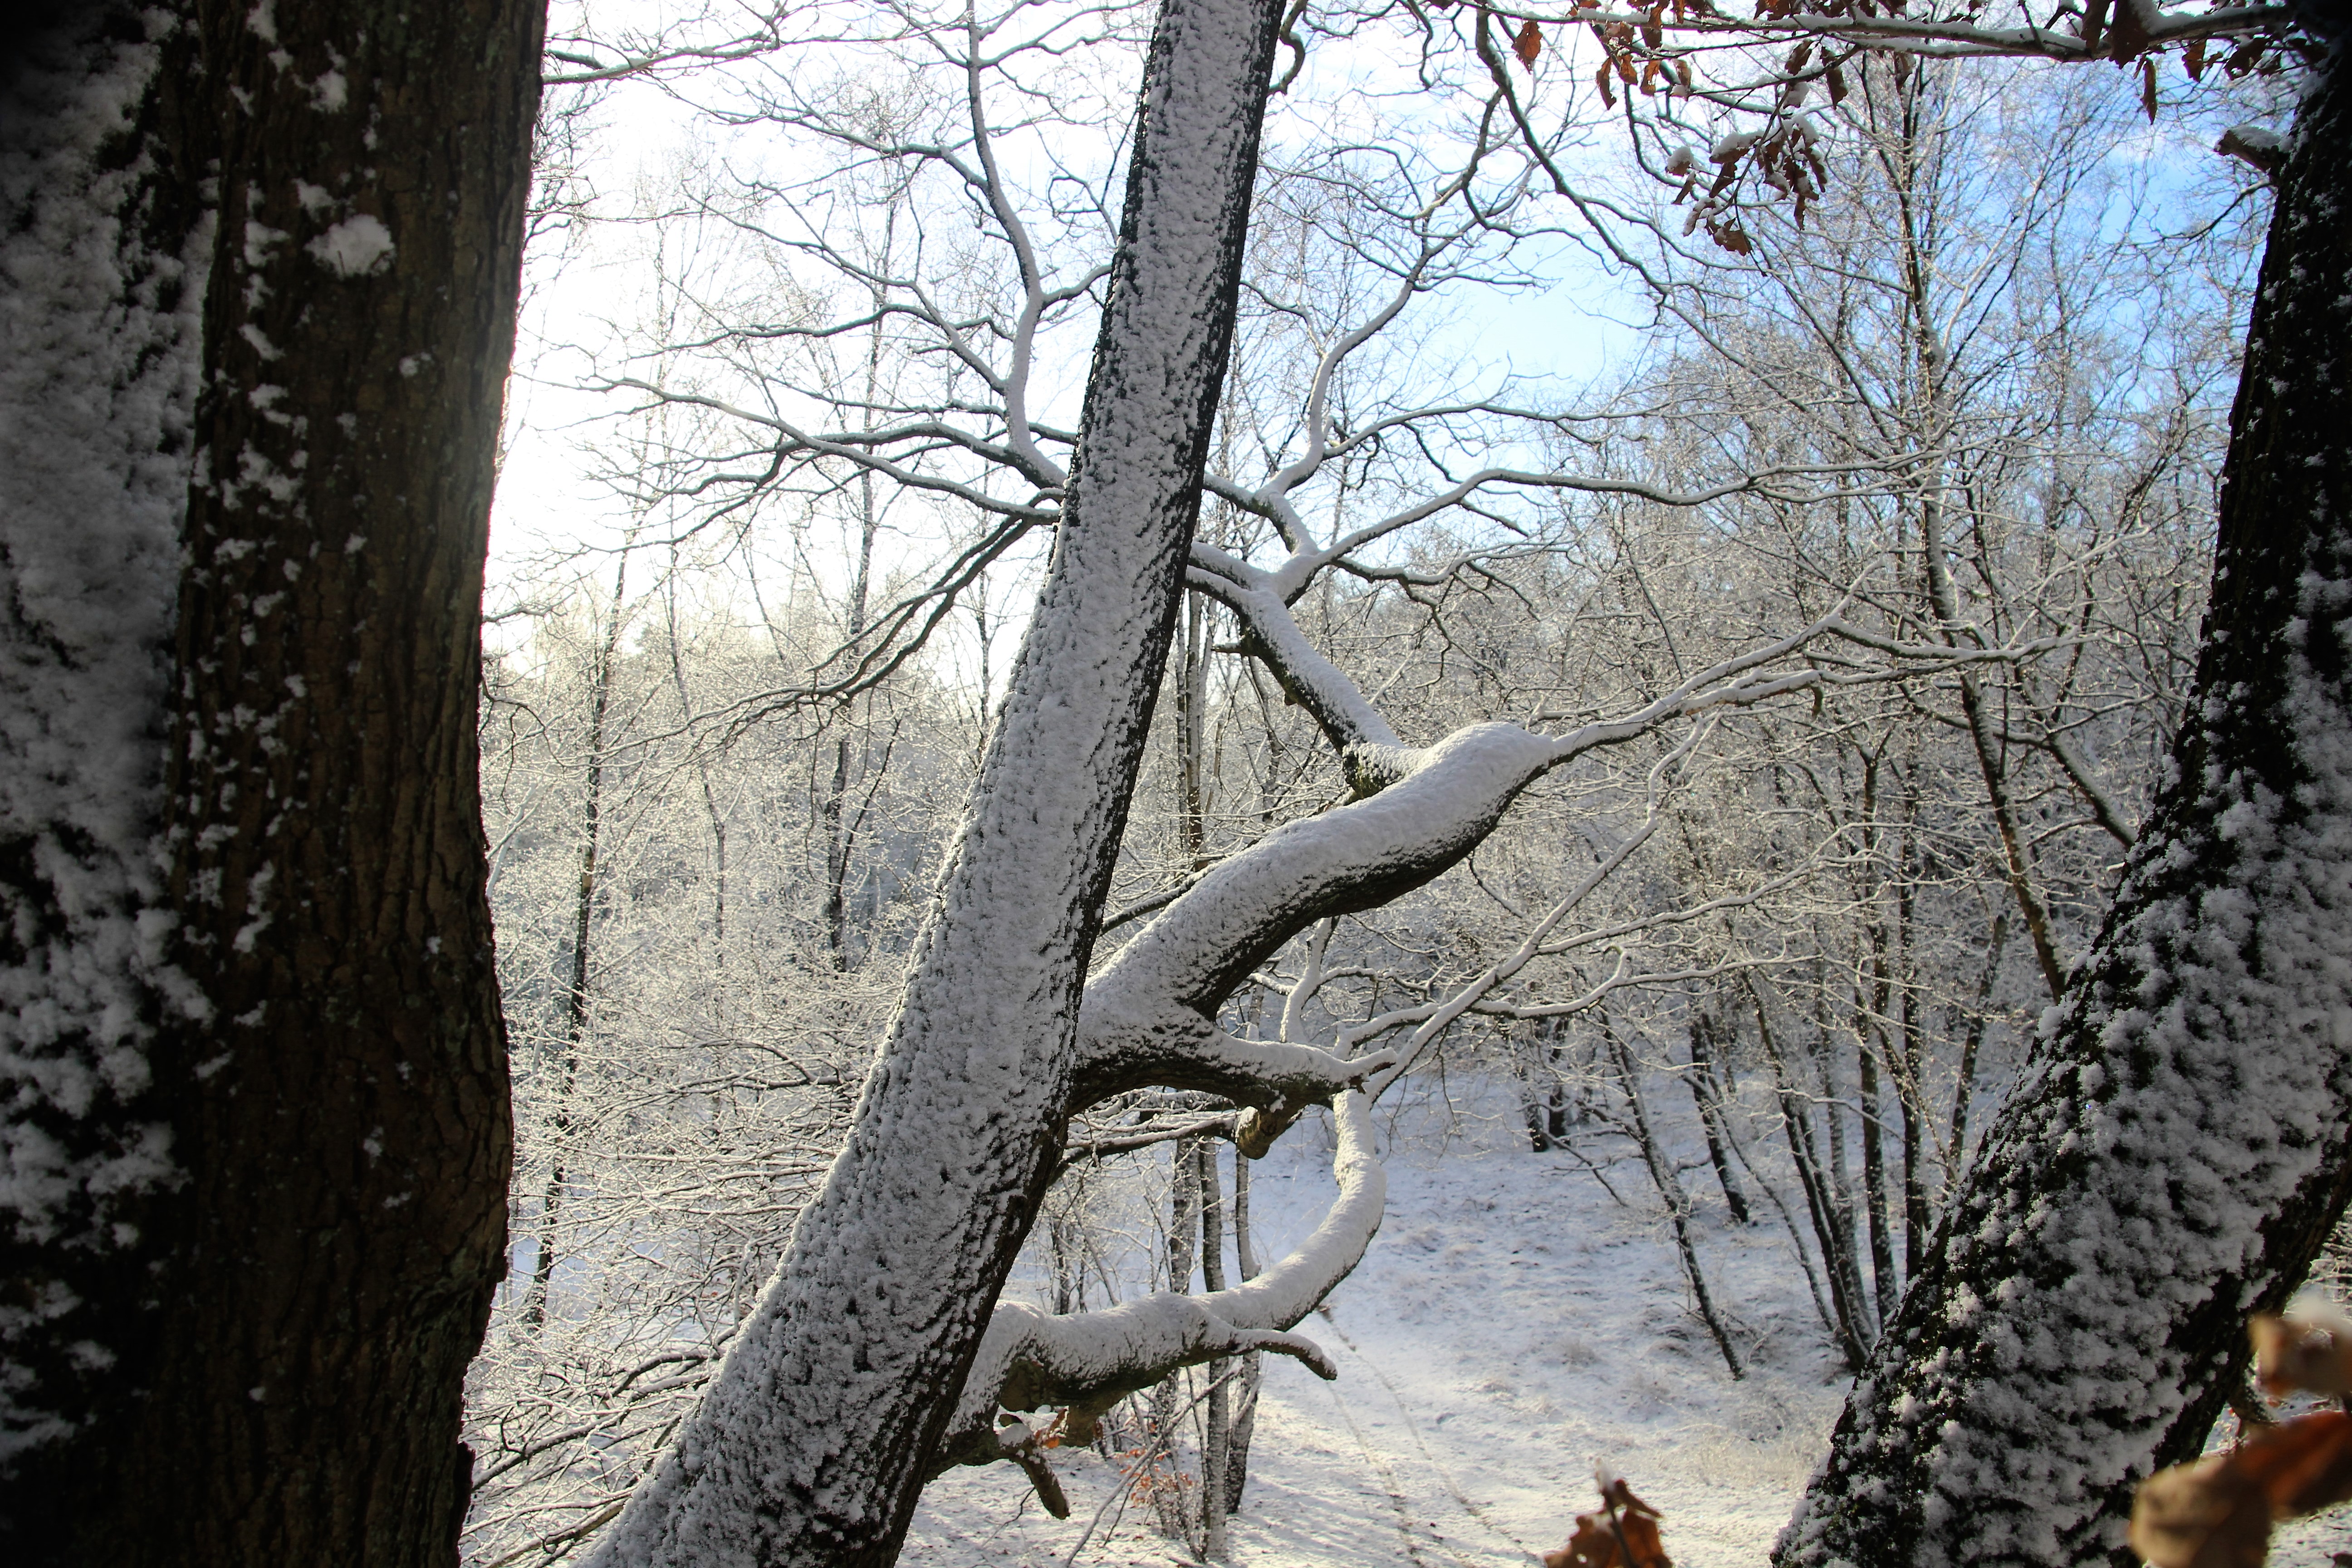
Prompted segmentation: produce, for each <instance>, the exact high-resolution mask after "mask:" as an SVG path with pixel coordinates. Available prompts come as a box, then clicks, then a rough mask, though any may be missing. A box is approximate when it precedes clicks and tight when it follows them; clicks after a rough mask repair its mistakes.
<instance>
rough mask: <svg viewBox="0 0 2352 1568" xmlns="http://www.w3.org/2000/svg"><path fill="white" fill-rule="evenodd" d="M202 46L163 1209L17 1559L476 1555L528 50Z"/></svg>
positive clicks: (466, 43)
mask: <svg viewBox="0 0 2352 1568" xmlns="http://www.w3.org/2000/svg"><path fill="white" fill-rule="evenodd" d="M541 26H542V19H541V15H540V12H539V8H538V7H536V6H535V5H531V4H529V3H528V0H451V3H449V4H446V5H431V6H412V5H404V4H396V3H394V0H353V3H350V4H338V5H274V4H271V3H270V0H263V3H262V4H260V5H251V4H247V3H246V0H204V3H202V4H200V5H196V6H195V7H194V34H193V37H194V48H193V51H192V53H191V56H190V58H188V59H187V60H186V61H185V71H186V74H185V77H184V79H174V82H173V87H174V88H175V89H177V90H180V91H182V92H184V93H185V95H186V100H187V102H186V113H185V117H184V120H183V121H181V122H180V123H179V124H178V125H177V126H165V127H163V129H162V130H161V131H160V132H158V143H157V144H158V146H159V147H161V148H163V150H164V151H166V152H169V151H172V150H173V149H177V150H178V151H179V152H182V153H184V152H185V150H186V146H187V144H188V142H190V141H191V140H193V139H194V138H198V137H202V138H205V159H204V160H201V161H200V160H190V162H192V163H202V162H209V161H210V160H211V159H215V158H216V159H217V169H218V172H219V174H218V183H217V187H216V195H217V201H218V215H217V218H218V221H217V226H216V228H215V231H214V232H215V244H214V251H213V255H212V258H211V263H210V275H209V282H208V286H207V291H206V294H205V300H204V308H203V337H202V367H203V378H202V393H201V395H200V397H199V399H198V401H197V404H196V406H195V412H194V432H193V438H194V439H193V444H194V464H193V473H192V474H188V470H187V469H186V468H183V470H182V471H183V473H184V474H187V475H188V489H187V491H186V494H187V498H188V499H187V504H186V510H185V514H184V531H183V536H182V540H181V544H182V556H181V561H180V570H179V574H178V581H177V605H176V641H175V644H174V646H173V661H172V673H171V676H170V679H169V681H168V684H167V685H165V686H164V687H163V703H162V718H163V725H167V726H168V734H167V737H165V740H164V744H163V745H162V746H159V748H158V749H157V751H156V752H154V754H153V755H154V760H155V762H156V763H160V764H161V767H160V768H159V769H158V771H159V772H160V773H162V775H163V795H162V805H163V812H162V816H163V834H162V838H161V844H162V849H161V853H160V856H159V858H158V863H159V865H160V868H161V869H162V871H163V876H162V879H161V883H162V886H161V893H160V902H161V904H162V907H163V910H166V911H168V919H167V920H165V921H161V922H158V924H159V926H160V929H159V930H158V931H156V934H157V935H158V936H160V937H161V939H162V942H163V956H164V957H165V958H166V959H168V960H169V961H170V963H172V964H173V965H174V966H175V967H174V968H173V969H172V970H171V971H168V972H164V973H163V975H162V982H163V983H162V984H160V985H159V988H158V991H157V994H156V997H155V999H154V1000H153V1001H152V1003H151V1006H152V1050H151V1051H150V1052H149V1058H150V1063H151V1070H152V1082H153V1084H154V1086H155V1089H156V1091H157V1100H158V1102H159V1103H160V1105H161V1107H162V1109H163V1113H164V1116H165V1120H166V1121H167V1123H168V1129H169V1133H170V1138H171V1154H172V1157H173V1163H174V1164H175V1165H176V1167H177V1169H176V1178H175V1179H176V1186H175V1189H174V1190H173V1192H172V1193H171V1194H169V1195H168V1196H167V1197H165V1198H163V1199H162V1200H159V1201H158V1202H157V1204H156V1205H154V1206H153V1208H152V1212H151V1214H150V1215H149V1216H148V1218H149V1230H148V1233H147V1238H146V1242H145V1244H144V1246H143V1248H142V1250H143V1254H144V1257H143V1263H144V1265H145V1271H144V1289H143V1290H142V1298H143V1299H142V1302H141V1303H140V1305H142V1306H144V1307H147V1308H149V1309H151V1311H150V1313H149V1318H150V1321H149V1324H148V1329H149V1334H148V1337H147V1340H146V1342H145V1343H144V1344H143V1345H142V1346H141V1347H138V1349H137V1351H136V1352H134V1353H132V1354H130V1355H129V1356H127V1357H126V1358H125V1359H124V1360H123V1361H121V1363H118V1366H117V1369H116V1383H117V1385H118V1386H117V1388H116V1390H115V1396H114V1398H113V1400H112V1402H111V1403H107V1404H102V1405H93V1406H91V1407H89V1409H88V1410H86V1411H85V1412H84V1419H82V1421H81V1423H80V1426H79V1430H78V1431H77V1432H76V1433H75V1434H73V1436H72V1438H71V1440H70V1441H69V1442H68V1444H66V1445H65V1446H64V1447H63V1448H62V1449H61V1450H60V1451H61V1452H63V1453H64V1454H66V1455H67V1456H68V1458H69V1459H70V1461H71V1463H72V1465H73V1467H74V1468H75V1476H74V1480H75V1485H74V1490H73V1493H72V1496H73V1497H74V1499H75V1500H76V1501H75V1504H74V1506H71V1507H60V1506H58V1504H57V1502H56V1500H54V1499H52V1500H50V1502H49V1505H48V1506H47V1508H46V1509H45V1510H43V1513H42V1516H41V1519H40V1522H39V1525H38V1529H39V1531H40V1538H39V1539H37V1541H35V1542H33V1545H34V1548H35V1549H34V1551H33V1552H32V1553H31V1560H33V1561H56V1562H60V1563H95V1562H106V1563H116V1564H126V1565H136V1564H147V1563H158V1564H160V1563H173V1564H211V1563H219V1564H231V1563H236V1564H249V1563H367V1564H395V1563H397V1564H408V1563H417V1564H425V1563H455V1562H456V1561H457V1529H458V1526H459V1523H460V1521H461V1520H462V1517H463V1514H464V1511H465V1497H466V1489H467V1473H468V1469H469V1462H468V1457H467V1455H466V1453H465V1451H464V1450H463V1448H462V1447H459V1445H458V1443H457V1432H458V1421H459V1402H460V1397H461V1393H462V1387H463V1379H464V1373H465V1368H466V1364H467V1361H468V1360H469V1358H470V1357H471V1355H472V1353H473V1352H474V1350H475V1348H476V1346H477V1345H478V1342H479V1338H480V1333H481V1329H482V1325H483V1322H484V1321H485V1319H486V1316H487V1312H488V1305H489V1298H490V1293H491V1290H492V1289H493V1288H494V1287H495V1285H496V1283H497V1281H498V1279H499V1276H500V1274H501V1272H502V1252H503V1239H504V1231H505V1193H506V1183H507V1177H508V1169H509V1159H510V1155H509V1128H508V1110H507V1099H506V1062H505V1039H504V1033H503V1030H502V1027H501V1025H500V1022H499V1002H498V988H497V984H496V980H495V976H494V973H493V970H492V954H491V942H490V928H489V913H488V902H487V900H486V897H485V892H484V860H483V846H482V842H481V836H480V827H479V817H478V795H477V779H476V758H475V743H476V742H475V736H476V728H475V726H476V700H477V689H478V677H479V644H478V616H479V605H480V593H481V574H482V563H483V556H484V548H485V542H486V538H487V520H488V506H489V499H490V489H491V479H492V457H493V453H494V450H495V441H496V436H497V429H498V420H499V404H500V399H501V396H502V392H503V383H504V378H505V373H506V367H507V363H508V358H509V351H510V349H511V346H512V334H513V314H514V307H515V300H516V294H517V289H518V281H519V268H520V246H521V233H522V218H523V212H524V205H525V198H526V195H527V192H528V185H529V176H530V168H529V155H530V132H531V124H532V120H533V116H534V113H535V110H536V105H537V98H538V64H539V46H540V37H541ZM175 138H176V140H175ZM168 588H169V584H168V581H167V583H166V590H167V591H168ZM158 619H159V621H160V622H161V623H162V624H165V625H169V624H171V616H170V613H169V606H168V601H167V606H166V612H165V614H163V616H159V617H158ZM163 725H159V726H158V727H159V728H161V727H163ZM175 976H176V979H175V978H174V977H175ZM19 1560H20V1561H22V1560H24V1559H19Z"/></svg>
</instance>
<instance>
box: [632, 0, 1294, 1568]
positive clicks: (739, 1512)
mask: <svg viewBox="0 0 2352 1568" xmlns="http://www.w3.org/2000/svg"><path fill="white" fill-rule="evenodd" d="M1284 8H1285V7H1284V5H1283V3H1282V0H1167V3H1166V4H1165V5H1163V6H1162V7H1161V10H1160V18H1159V22H1158V26H1157V29H1156V31H1155V34H1154V37H1153V40H1152V44H1151V48H1150V54H1149V56H1148V58H1147V62H1146V67H1145V78H1144V89H1143V103H1142V113H1141V117H1140V121H1139V128H1138V132H1137V138H1136V143H1135V151H1134V153H1133V158H1132V163H1131V168H1130V171H1129V178H1128V190H1127V201H1126V209H1125V216H1124V219H1123V221H1122V225H1121V229H1120V235H1119V241H1118V250H1117V253H1116V257H1115V259H1114V263H1113V267H1112V272H1111V277H1110V280H1109V286H1108V303H1107V305H1106V308H1105V310H1104V316H1103V325H1102V331H1101V335H1100V337H1099V339H1098V340H1097V346H1096V350H1095V360H1094V368H1093V373H1092V375H1091V377H1090V379H1089V381H1088V384H1087V400H1086V408H1085V411H1084V414H1083V416H1082V421H1081V431H1082V434H1081V437H1080V444H1079V450H1078V453H1077V455H1076V461H1075V464H1074V467H1073V471H1072V474H1071V480H1070V485H1069V487H1068V492H1067V496H1066V500H1065V502H1064V511H1063V517H1062V521H1061V526H1060V537H1059V539H1058V540H1057V542H1056V544H1055V552H1054V559H1053V563H1052V565H1051V567H1050V568H1049V570H1048V574H1047V580H1046V584H1045V592H1044V595H1043V596H1042V598H1041V599H1040V601H1039V604H1038V606H1037V611H1036V615H1035V618H1034V620H1033V621H1032V622H1031V624H1030V629H1029V633H1028V635H1027V637H1026V638H1025V639H1024V643H1023V645H1022V650H1021V655H1020V658H1019V659H1018V661H1017V662H1016V664H1015V666H1014V668H1013V674H1012V679H1011V681H1010V683H1009V686H1008V689H1007V692H1006V695H1005V699H1004V703H1003V708H1002V710H1000V712H999V714H998V717H997V721H996V724H995V727H994V729H993V731H992V732H991V734H990V737H989V742H988V750H987V752H986V755H985V756H984V757H983V759H982V764H981V773H980V777H979V779H978V780H977V781H976V783H975V784H974V785H973V789H972V795H971V801H970V803H969V805H967V807H966V812H965V816H964V823H963V827H962V831H961V835H960V837H959V838H958V841H957V844H956V847H955V848H954V851H953V853H952V855H951V857H950V861H949V864H948V865H947V866H946V868H944V869H943V870H942V872H941V875H940V892H939V895H938V898H939V902H938V906H937V909H936V911H935V912H934V914H933V916H932V918H931V921H930V923H929V927H928V928H927V929H926V931H925V932H924V934H923V937H922V940H921V942H919V945H918V947H917V950H916V952H915V953H914V955H913V959H912V962H911V964H910V966H909V976H908V986H907V990H906V993H905V995H904V998H903V1001H902V1003H901V1009H900V1013H899V1016H898V1020H897V1022H896V1024H895V1025H894V1026H893V1028H892V1030H891V1035H890V1038H889V1040H888V1042H887V1045H886V1047H884V1050H883V1054H882V1057H881V1059H880V1061H879V1062H878V1063H877V1066H876V1068H875V1070H874V1073H873V1076H872V1077H871V1078H870V1079H868V1080H867V1082H866V1089H865V1093H864V1095H863V1097H862V1099H861V1100H860V1102H859V1105H858V1109H857V1115H856V1121H855V1123H854V1125H853V1126H852V1129H851V1131H850V1135H849V1142H848V1144H847V1146H846V1147H845V1149H844V1150H843V1152H842V1153H841V1156H840V1157H839V1159H838V1160H837V1161H836V1162H835V1164H834V1167H833V1171H832V1173H831V1175H830V1176H829V1177H828V1178H827V1180H826V1182H825V1185H824V1190H823V1191H822V1192H821V1193H820V1194H818V1195H817V1197H816V1199H815V1200H814V1202H813V1203H811V1204H810V1205H808V1207H807V1208H805V1209H804V1210H803V1211H802V1214H801V1216H800V1219H799V1222H798V1224H797V1225H796V1226H795V1227H794V1230H793V1239H792V1244H791V1247H790V1248H789V1249H788V1250H787V1252H786V1255H785V1258H784V1261H783V1263H782V1267H781V1268H780V1270H779V1272H778V1274H777V1277H776V1279H775V1281H774V1283H773V1284H772V1285H771V1286H770V1288H769V1289H768V1292H767V1294H766V1296H765V1298H764V1299H763V1300H761V1303H760V1306H759V1307H758V1309H757V1310H755V1311H754V1312H753V1314H752V1316H751V1318H750V1319H749V1320H747V1321H746V1322H745V1323H744V1325H743V1328H742V1331H741V1332H740V1334H739V1335H738V1336H737V1338H736V1341H735V1343H734V1345H733V1347H732V1349H731V1350H730V1352H729V1355H728V1359H727V1362H726V1363H725V1365H724V1366H723V1367H722V1368H721V1369H720V1371H719V1375H718V1377H717V1378H716V1379H715V1380H714V1382H713V1384H712V1386H711V1389H710V1391H709V1394H706V1395H705V1397H704V1399H703V1403H702V1405H701V1406H700V1408H699V1409H698V1411H697V1412H696V1414H695V1415H694V1416H693V1417H692V1418H691V1420H690V1421H689V1422H688V1426H687V1427H686V1429H685V1431H684V1432H683V1433H681V1435H680V1437H679V1440H678V1444H677V1447H676V1448H675V1449H674V1450H673V1451H672V1452H671V1453H670V1455H669V1456H668V1457H667V1458H666V1459H665V1460H664V1461H663V1464H662V1466H661V1468H660V1469H659V1471H658V1472H657V1473H656V1475H655V1476H654V1477H653V1479H651V1480H650V1481H649V1482H648V1483H647V1484H646V1485H645V1486H643V1487H641V1488H640V1489H638V1491H637V1493H636V1495H635V1497H634V1498H633V1499H632V1500H631V1501H630V1504H629V1507H628V1509H627V1510H626V1511H625V1513H624V1514H623V1515H622V1517H621V1518H620V1520H619V1521H616V1522H615V1523H614V1526H613V1527H612V1529H611V1531H609V1532H608V1533H607V1535H606V1537H605V1539H604V1542H602V1543H601V1545H600V1547H599V1549H598V1551H597V1552H596V1554H595V1556H594V1558H593V1561H594V1562H596V1563H604V1564H613V1565H616V1568H617V1565H622V1564H625V1565H627V1568H644V1565H652V1564H677V1565H685V1564H700V1563H710V1562H719V1561H724V1562H728V1563H761V1564H782V1563H807V1564H816V1563H823V1564H826V1565H828V1568H839V1565H848V1564H878V1563H888V1562H890V1561H891V1560H892V1559H893V1558H894V1557H895V1556H896V1555H897V1552H898V1543H899V1542H900V1540H901V1539H902V1538H903V1536H904V1534H905V1532H906V1529H907V1524H908V1520H909V1519H910V1517H911V1516H912V1514H913V1512H914V1508H915V1500H916V1498H917V1496H918V1495H919V1492H920V1490H921V1488H922V1484H923V1481H924V1479H925V1478H926V1476H927V1475H928V1474H929V1473H930V1468H931V1467H930V1459H931V1455H932V1450H933V1449H934V1447H936V1446H937V1445H938V1443H939V1440H940V1436H941V1434H942V1432H943V1431H944V1430H945V1428H946V1426H947V1423H948V1421H949V1418H950V1415H952V1414H953V1411H954V1407H955V1403H956V1397H957V1394H958V1393H959V1391H960V1390H961V1388H962V1385H963V1382H964V1377H965V1373H966V1371H967V1370H968V1369H969V1368H970V1366H971V1363H972V1358H973V1356H974V1354H975V1353H976V1352H978V1350H979V1348H980V1344H981V1339H982V1333H983V1332H984V1331H985V1330H986V1329H987V1327H988V1324H989V1321H990V1313H991V1310H992V1308H993V1307H994V1306H995V1302H996V1295H997V1291H998V1289H999V1288H1000V1287H1001V1286H1002V1284H1003V1280H1004V1277H1005V1275H1006V1273H1007V1271H1008V1270H1009V1269H1010V1268H1011V1267H1012V1264H1013V1258H1014V1257H1015V1255H1016V1254H1017V1253H1018V1251H1019V1249H1020V1247H1021V1243H1022V1241H1023V1239H1024V1237H1026V1235H1027V1234H1028V1230H1029V1226H1030V1222H1031V1221H1032V1219H1033V1218H1034V1215H1035V1214H1036V1209H1037V1205H1038V1202H1039V1200H1040V1198H1041V1197H1042V1195H1043V1194H1044V1192H1045V1187H1046V1185H1047V1184H1048V1183H1049V1182H1050V1180H1051V1178H1052V1175H1053V1173H1054V1170H1055V1166H1056V1164H1057V1163H1058V1160H1059V1155H1060V1149H1061V1132H1062V1124H1063V1121H1064V1120H1065V1118H1066V1114H1067V1112H1068V1110H1069V1108H1070V1100H1071V1094H1072V1088H1073V1079H1074V1077H1075V1075H1076V1067H1077V1063H1076V1048H1075V1047H1076V1026H1077V1006H1078V1001H1079V994H1080V986H1081V983H1082V981H1083V979H1084V977H1085V974H1086V970H1087V960H1088V957H1089V955H1090V953H1091V952H1092V949H1093V945H1094V937H1095V932H1096V927H1097V921H1099V919H1100V911H1101V907H1102V900H1103V897H1104V894H1105V892H1106V890H1107V889H1108V884H1109V878H1110V871H1111V867H1112V863H1113V859H1114V858H1115V856H1116V854H1117V851H1118V840H1119V835H1120V832H1121V830H1122V828H1123V826H1124V825H1125V822H1126V817H1127V805H1128V798H1129V794H1130V792H1131V791H1132V789H1133V786H1134V782H1135V774H1136V768H1137V764H1138V763H1139V759H1140V756H1141V754H1142V749H1143V742H1144V739H1145V735H1146V732H1147V731H1148V729H1149V727H1150V716H1151V708H1152V701H1153V697H1154V694H1155V693H1156V692H1157V690H1158V689H1159V685H1160V673H1161V669H1162V667H1163V665H1164V663H1165V661H1166V658H1167V653H1168V647H1169V641H1170V637H1171V630H1172V627H1173V626H1174V623H1175V614H1176V604H1177V598H1178V595H1179V594H1180V593H1181V589H1182V584H1183V569H1184V563H1185V558H1186V553H1187V550H1188V547H1189V545H1190V542H1191V541H1192V530H1193V527H1194V524H1195V522H1196V521H1197V519H1198V516H1199V510H1200V482H1201V471H1202V462H1203V460H1204V458H1206V456H1207V452H1208V442H1209V434H1210V428H1211V425H1212V421H1213V416H1214V412H1215V407H1216V396H1217V393H1218V390H1219V388H1220V387H1221V385H1222V384H1223V379H1224V373H1225V362H1226V354H1227V350H1228V348H1229V346H1230V344H1231V342H1232V337H1233V326H1234V310H1235V302H1236V299H1237V296H1238V292H1239V289H1240V277H1241V261H1242V248H1243V240H1244V235H1245V233H1246V229H1247V222H1248V215H1249V204H1250V193H1251V187H1252V183H1253V181H1254V178H1255V173H1256V163H1257V139H1258V127H1259V125H1260V122H1261V121H1262V118H1263V115H1264V111H1265V88H1266V79H1267V75H1268V71H1269V68H1270V66H1271V63H1272V60H1273V56H1274V43H1275V37H1276V32H1277V31H1278V29H1279V25H1280V22H1281V17H1282V13H1283V11H1284Z"/></svg>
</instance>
